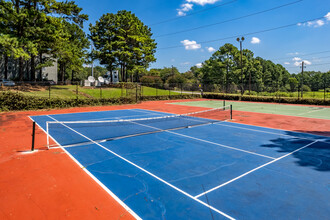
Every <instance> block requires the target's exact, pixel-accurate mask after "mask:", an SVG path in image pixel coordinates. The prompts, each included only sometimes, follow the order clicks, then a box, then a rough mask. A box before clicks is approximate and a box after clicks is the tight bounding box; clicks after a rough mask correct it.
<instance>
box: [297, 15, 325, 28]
mask: <svg viewBox="0 0 330 220" xmlns="http://www.w3.org/2000/svg"><path fill="white" fill-rule="evenodd" d="M324 20H325V21H324ZM328 21H330V12H328V13H327V14H326V15H325V16H324V19H318V20H316V21H315V20H314V21H307V22H305V23H298V24H297V25H298V26H307V27H314V28H317V27H322V26H323V25H325V24H328V23H329V22H328Z"/></svg>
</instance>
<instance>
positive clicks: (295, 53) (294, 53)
mask: <svg viewBox="0 0 330 220" xmlns="http://www.w3.org/2000/svg"><path fill="white" fill-rule="evenodd" d="M298 54H299V52H293V53H287V55H289V56H293V55H298Z"/></svg>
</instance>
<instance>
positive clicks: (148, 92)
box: [141, 86, 181, 96]
mask: <svg viewBox="0 0 330 220" xmlns="http://www.w3.org/2000/svg"><path fill="white" fill-rule="evenodd" d="M141 89H142V91H141V95H142V96H168V95H180V94H181V93H180V92H175V91H170V92H169V90H164V89H156V88H152V87H147V86H142V88H141Z"/></svg>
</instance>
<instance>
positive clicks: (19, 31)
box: [0, 0, 88, 80]
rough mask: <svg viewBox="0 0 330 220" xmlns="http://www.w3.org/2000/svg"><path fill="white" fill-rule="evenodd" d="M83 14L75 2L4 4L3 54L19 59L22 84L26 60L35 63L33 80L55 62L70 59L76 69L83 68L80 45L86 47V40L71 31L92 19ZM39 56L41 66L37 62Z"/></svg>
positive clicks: (0, 21)
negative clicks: (65, 58)
mask: <svg viewBox="0 0 330 220" xmlns="http://www.w3.org/2000/svg"><path fill="white" fill-rule="evenodd" d="M81 11H82V8H79V7H78V6H77V5H76V4H75V2H74V1H56V0H33V1H31V0H19V1H5V0H0V33H1V35H0V50H2V51H3V53H5V54H6V55H7V56H9V57H12V58H14V59H17V58H18V59H19V75H20V76H19V79H20V80H23V60H28V59H31V62H30V65H31V72H32V74H31V76H32V80H34V76H35V71H36V70H37V69H39V70H42V68H43V67H46V66H51V65H52V63H53V62H52V61H53V60H54V59H55V58H60V59H59V60H60V61H61V59H63V57H65V56H66V57H69V58H70V64H71V67H72V69H75V68H77V66H79V67H80V66H81V65H82V62H81V61H80V60H81V59H82V55H81V50H82V49H81V46H80V45H81V44H86V40H83V39H81V38H78V37H77V36H76V35H74V34H72V33H73V32H72V31H71V32H70V30H69V29H70V27H69V26H72V27H73V29H77V27H82V23H83V22H84V21H85V20H87V19H88V16H87V15H84V14H81V13H80V12H81ZM72 27H71V29H72ZM81 32H82V31H81ZM81 32H80V33H79V31H78V32H75V33H79V34H81ZM82 33H83V32H82ZM72 37H75V41H72ZM70 40H71V41H70ZM78 41H79V43H78ZM38 54H39V58H40V63H36V62H35V56H37V55H38ZM43 54H47V57H43V56H42V55H43Z"/></svg>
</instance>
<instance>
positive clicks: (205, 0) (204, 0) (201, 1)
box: [187, 0, 219, 6]
mask: <svg viewBox="0 0 330 220" xmlns="http://www.w3.org/2000/svg"><path fill="white" fill-rule="evenodd" d="M218 1H219V0H187V2H192V3H195V4H197V5H202V6H204V5H206V4H214V3H216V2H218Z"/></svg>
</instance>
